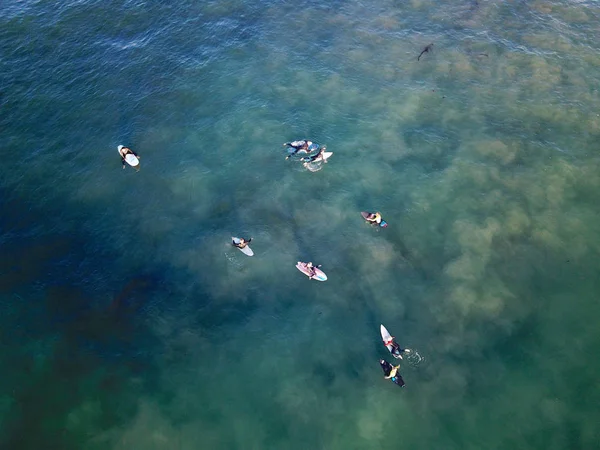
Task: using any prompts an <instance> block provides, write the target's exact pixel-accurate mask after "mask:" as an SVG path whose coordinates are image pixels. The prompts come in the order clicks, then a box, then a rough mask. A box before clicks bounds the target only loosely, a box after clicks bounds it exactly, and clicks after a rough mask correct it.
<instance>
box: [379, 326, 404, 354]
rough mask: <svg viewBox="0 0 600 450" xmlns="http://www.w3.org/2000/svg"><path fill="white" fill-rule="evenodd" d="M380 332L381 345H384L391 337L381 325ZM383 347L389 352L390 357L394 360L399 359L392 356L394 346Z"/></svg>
mask: <svg viewBox="0 0 600 450" xmlns="http://www.w3.org/2000/svg"><path fill="white" fill-rule="evenodd" d="M380 330H381V339H382V340H383V343H384V344H385V343H386V342H389V341H390V340H391V339H392V335H391V334H390V333H389V332H388V330H387V328H386V327H384V326H383V325H381V327H380ZM385 347H386V348H387V349H388V350H389V351H390V353H391V354H392V356H393V357H394V358H400V356H397V355H395V354H394V346H393V345H389V344H388V345H386V346H385Z"/></svg>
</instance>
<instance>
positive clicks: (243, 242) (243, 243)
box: [231, 238, 252, 248]
mask: <svg viewBox="0 0 600 450" xmlns="http://www.w3.org/2000/svg"><path fill="white" fill-rule="evenodd" d="M251 241H252V238H250V239H248V240H246V239H244V238H240V239H239V242H235V241H231V244H232V245H234V246H235V247H237V248H245V247H246V246H247V245H248V244H249V243H250V242H251Z"/></svg>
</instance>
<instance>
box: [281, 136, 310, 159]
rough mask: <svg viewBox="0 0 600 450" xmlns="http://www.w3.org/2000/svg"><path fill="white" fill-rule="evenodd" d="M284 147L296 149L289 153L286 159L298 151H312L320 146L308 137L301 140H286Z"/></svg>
mask: <svg viewBox="0 0 600 450" xmlns="http://www.w3.org/2000/svg"><path fill="white" fill-rule="evenodd" d="M283 146H284V147H290V148H293V149H294V151H293V152H292V153H290V154H289V155H287V156H286V157H285V159H289V158H290V156H294V155H295V154H296V153H298V152H305V153H310V152H312V151H313V150H316V149H317V148H318V146H317V145H316V144H314V143H313V142H312V141H308V140H306V139H302V140H300V141H293V142H286V143H285V144H283Z"/></svg>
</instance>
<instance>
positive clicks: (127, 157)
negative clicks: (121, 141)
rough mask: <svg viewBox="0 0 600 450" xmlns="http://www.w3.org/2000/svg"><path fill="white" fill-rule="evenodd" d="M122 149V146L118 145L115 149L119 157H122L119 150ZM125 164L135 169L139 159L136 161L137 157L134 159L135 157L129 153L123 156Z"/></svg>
mask: <svg viewBox="0 0 600 450" xmlns="http://www.w3.org/2000/svg"><path fill="white" fill-rule="evenodd" d="M122 148H124V146H123V145H119V146H118V147H117V150H118V151H119V155H121V156H123V155H122V153H121V149H122ZM125 162H126V163H127V164H129V165H130V166H131V167H136V166H137V165H139V163H140V160H139V159H137V157H136V156H135V155H133V154H131V153H127V154H126V155H125Z"/></svg>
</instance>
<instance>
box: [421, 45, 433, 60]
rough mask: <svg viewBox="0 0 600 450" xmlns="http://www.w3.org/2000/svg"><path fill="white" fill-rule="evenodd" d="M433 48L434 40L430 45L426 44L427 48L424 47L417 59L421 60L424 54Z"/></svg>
mask: <svg viewBox="0 0 600 450" xmlns="http://www.w3.org/2000/svg"><path fill="white" fill-rule="evenodd" d="M432 48H433V42H432V43H431V44H429V45H426V46H425V48H424V49H423V51H422V52H421V53H419V56H418V57H417V61H419V60H420V59H421V56H423V55H424V54H425V53H428V52H430V51H431V49H432Z"/></svg>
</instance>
